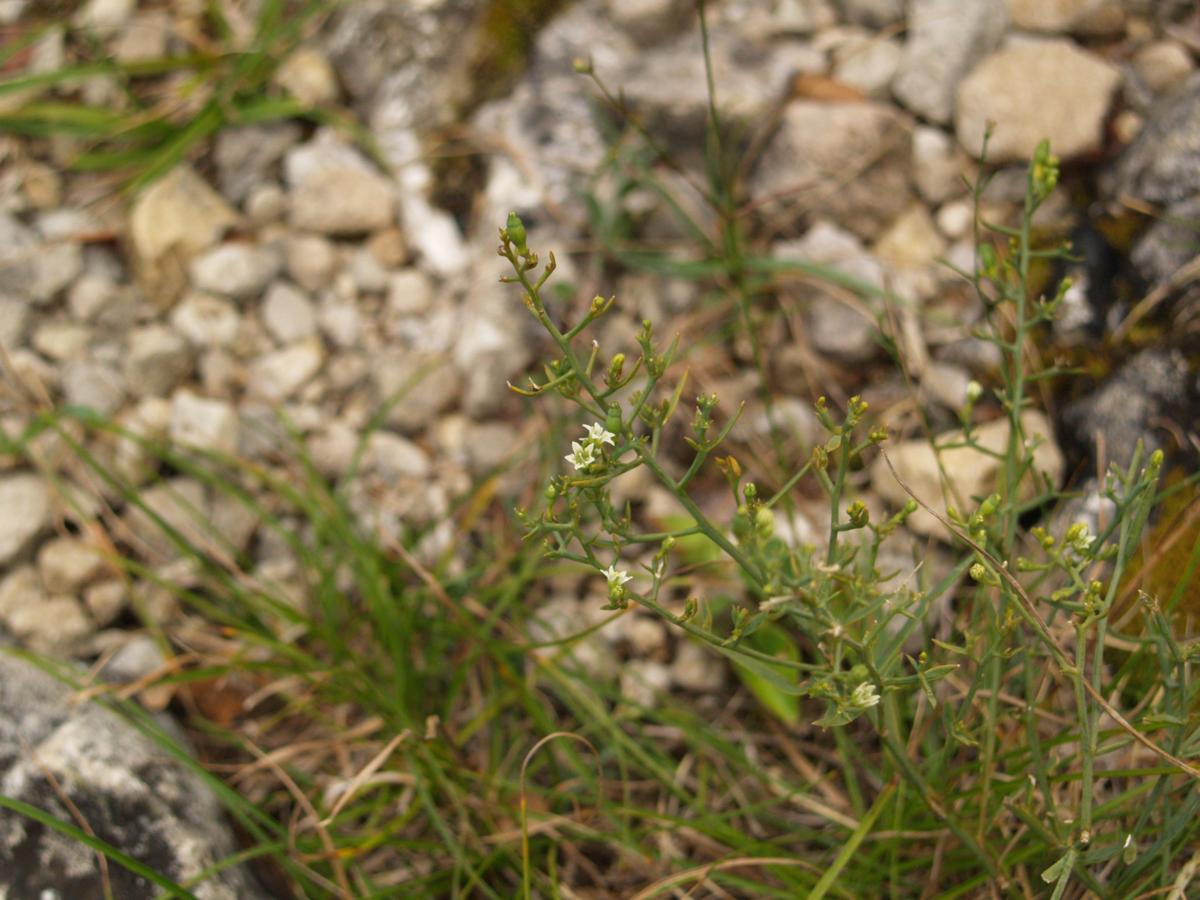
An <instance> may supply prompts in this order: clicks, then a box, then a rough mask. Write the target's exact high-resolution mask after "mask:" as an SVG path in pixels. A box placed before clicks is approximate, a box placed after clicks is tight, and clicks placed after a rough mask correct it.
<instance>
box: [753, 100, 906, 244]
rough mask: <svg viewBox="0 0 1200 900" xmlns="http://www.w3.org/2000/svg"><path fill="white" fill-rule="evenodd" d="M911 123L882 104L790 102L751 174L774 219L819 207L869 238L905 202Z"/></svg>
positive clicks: (796, 216) (794, 217) (791, 217)
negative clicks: (777, 128)
mask: <svg viewBox="0 0 1200 900" xmlns="http://www.w3.org/2000/svg"><path fill="white" fill-rule="evenodd" d="M910 128H911V125H910V123H909V122H908V120H907V118H906V117H905V116H904V115H903V114H902V113H900V112H898V111H897V110H895V109H894V108H892V107H891V106H887V105H884V104H881V103H817V102H812V101H798V102H793V103H790V104H789V105H788V106H787V108H786V109H785V110H784V112H783V117H782V121H781V122H780V126H779V130H778V131H777V132H776V134H775V135H774V136H773V137H772V138H771V140H770V142H769V143H768V144H767V146H766V149H765V150H764V152H763V156H762V159H761V161H760V162H759V164H758V167H757V168H756V170H755V172H754V174H753V176H752V177H751V179H750V189H751V193H752V196H754V197H755V198H756V199H758V200H759V201H760V202H762V203H763V204H764V212H765V213H766V214H767V215H769V216H772V217H778V218H779V220H780V224H783V222H785V221H788V220H791V221H793V222H794V221H795V220H798V219H801V218H803V217H804V215H805V214H806V213H807V212H809V211H811V210H817V209H819V210H820V211H821V215H822V216H823V217H824V218H827V219H829V220H831V221H833V222H835V223H836V224H838V225H840V226H842V227H843V228H847V229H849V230H850V231H852V232H854V233H855V234H856V235H858V236H859V237H863V238H868V239H870V238H874V237H876V236H877V235H878V234H879V233H880V232H881V231H882V230H883V228H884V227H885V226H886V225H887V224H888V223H889V222H891V221H892V220H893V219H894V218H895V217H896V216H897V215H899V214H900V212H902V211H903V210H904V209H905V208H906V207H907V206H908V205H909V203H910V202H911V200H912V192H911V190H910V188H909V182H908V173H909V170H910V167H911V157H912V140H911V132H910Z"/></svg>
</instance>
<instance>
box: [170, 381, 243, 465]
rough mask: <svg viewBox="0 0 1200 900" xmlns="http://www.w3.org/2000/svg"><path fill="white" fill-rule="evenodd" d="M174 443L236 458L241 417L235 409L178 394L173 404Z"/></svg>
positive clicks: (217, 402)
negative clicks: (231, 455)
mask: <svg viewBox="0 0 1200 900" xmlns="http://www.w3.org/2000/svg"><path fill="white" fill-rule="evenodd" d="M170 435H171V440H172V441H174V442H176V443H179V444H186V445H188V446H191V447H198V448H200V449H201V450H212V451H215V452H217V453H229V454H232V453H234V452H235V451H236V450H237V446H238V415H237V411H236V410H234V408H233V407H232V406H230V405H229V404H228V403H225V402H223V401H221V400H211V399H208V398H206V397H201V396H198V395H197V394H193V393H192V392H191V391H187V390H182V391H177V392H176V393H175V396H174V397H173V398H172V400H171V431H170Z"/></svg>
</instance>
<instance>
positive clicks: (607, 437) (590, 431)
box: [583, 422, 616, 444]
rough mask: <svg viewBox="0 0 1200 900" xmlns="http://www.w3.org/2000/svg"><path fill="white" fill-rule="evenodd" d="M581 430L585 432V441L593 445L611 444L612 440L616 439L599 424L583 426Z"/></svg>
mask: <svg viewBox="0 0 1200 900" xmlns="http://www.w3.org/2000/svg"><path fill="white" fill-rule="evenodd" d="M583 430H584V431H586V432H587V439H588V440H589V441H591V442H593V443H594V444H611V443H612V442H613V438H615V437H616V435H615V434H613V433H612V432H611V431H607V430H605V428H604V426H603V425H601V424H600V423H599V422H595V423H593V424H591V425H584V426H583Z"/></svg>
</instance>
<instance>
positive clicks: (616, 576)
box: [604, 563, 633, 587]
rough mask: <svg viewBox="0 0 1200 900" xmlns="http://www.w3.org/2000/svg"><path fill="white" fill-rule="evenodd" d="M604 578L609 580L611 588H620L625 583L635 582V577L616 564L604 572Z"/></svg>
mask: <svg viewBox="0 0 1200 900" xmlns="http://www.w3.org/2000/svg"><path fill="white" fill-rule="evenodd" d="M604 577H605V578H607V579H608V586H609V587H620V586H621V585H623V584H624V583H625V582H627V581H632V580H633V577H632V576H631V575H630V574H629V573H628V572H626V571H625V570H624V569H618V568H617V564H616V563H613V564H612V565H610V566H609V567H608V568H607V569H605V570H604Z"/></svg>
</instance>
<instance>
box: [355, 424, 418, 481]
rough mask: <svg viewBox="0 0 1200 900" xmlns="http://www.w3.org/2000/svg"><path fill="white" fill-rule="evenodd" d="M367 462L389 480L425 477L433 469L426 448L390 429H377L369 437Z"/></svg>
mask: <svg viewBox="0 0 1200 900" xmlns="http://www.w3.org/2000/svg"><path fill="white" fill-rule="evenodd" d="M366 463H367V465H368V466H369V467H370V468H371V469H373V470H374V471H375V472H376V473H378V474H379V475H380V476H382V477H383V478H384V479H386V480H388V481H396V480H398V479H401V478H424V477H426V476H427V475H428V474H429V472H430V469H431V465H430V462H429V457H428V456H427V455H426V454H425V451H424V450H422V449H421V448H420V447H418V446H417V445H416V444H414V443H413V442H412V441H410V440H408V439H407V438H403V437H401V436H400V435H398V434H393V433H391V432H390V431H375V432H373V433H372V434H371V436H370V437H369V438H368V439H367V453H366Z"/></svg>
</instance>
